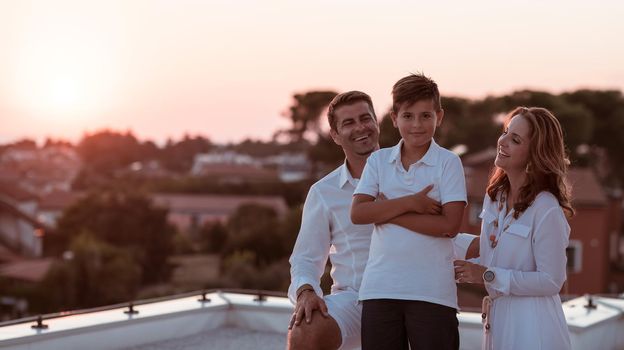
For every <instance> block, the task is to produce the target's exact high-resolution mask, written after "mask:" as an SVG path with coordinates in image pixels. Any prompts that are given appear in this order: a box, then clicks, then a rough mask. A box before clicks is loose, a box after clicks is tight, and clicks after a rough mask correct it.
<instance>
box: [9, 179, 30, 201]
mask: <svg viewBox="0 0 624 350" xmlns="http://www.w3.org/2000/svg"><path fill="white" fill-rule="evenodd" d="M0 195H4V196H6V197H8V198H11V199H12V200H14V201H18V202H23V201H29V200H35V199H37V198H38V197H37V195H35V194H34V193H31V192H29V191H27V190H25V189H23V188H21V187H20V186H19V185H18V184H16V183H9V182H5V181H0Z"/></svg>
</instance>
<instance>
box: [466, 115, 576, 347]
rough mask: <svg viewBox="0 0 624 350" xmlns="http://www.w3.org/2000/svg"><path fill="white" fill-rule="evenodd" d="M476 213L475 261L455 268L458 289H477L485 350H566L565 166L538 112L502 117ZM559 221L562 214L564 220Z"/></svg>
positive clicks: (555, 131) (556, 131)
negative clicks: (461, 286)
mask: <svg viewBox="0 0 624 350" xmlns="http://www.w3.org/2000/svg"><path fill="white" fill-rule="evenodd" d="M494 164H495V165H496V170H495V171H494V173H493V174H492V176H491V178H490V181H489V185H488V188H487V194H486V195H485V199H484V202H483V211H482V213H481V218H482V219H483V220H482V224H481V240H480V245H479V249H480V257H479V258H477V259H475V260H474V262H476V263H473V262H468V261H462V260H458V261H456V262H455V278H456V279H457V280H458V281H459V282H460V283H482V284H485V288H486V290H487V292H488V296H486V297H485V298H484V301H483V313H484V315H483V317H484V342H483V348H484V349H569V348H570V338H569V333H568V326H567V324H566V320H565V317H564V315H563V309H562V307H561V299H560V298H559V291H560V290H561V287H562V285H563V283H564V282H565V280H566V254H565V250H566V247H567V246H568V237H569V234H570V227H569V226H568V224H567V221H566V215H567V216H572V215H573V214H574V210H573V209H572V206H571V204H570V191H569V188H568V186H567V185H566V184H565V182H564V178H565V175H566V172H567V166H568V164H569V161H568V159H567V157H566V155H565V147H564V144H563V133H562V130H561V125H560V124H559V122H558V121H557V119H556V118H555V117H554V116H553V115H552V114H551V113H550V112H549V111H548V110H546V109H544V108H534V107H532V108H525V107H518V108H516V109H515V110H513V111H512V112H511V113H510V114H509V115H508V116H507V120H506V122H505V125H504V130H503V134H502V135H501V136H500V137H499V139H498V149H497V155H496V160H495V162H494ZM564 213H565V214H564Z"/></svg>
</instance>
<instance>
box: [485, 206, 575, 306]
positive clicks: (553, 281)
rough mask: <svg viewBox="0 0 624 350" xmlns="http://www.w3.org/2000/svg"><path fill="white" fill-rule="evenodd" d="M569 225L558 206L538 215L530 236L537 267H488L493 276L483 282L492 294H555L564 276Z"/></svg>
mask: <svg viewBox="0 0 624 350" xmlns="http://www.w3.org/2000/svg"><path fill="white" fill-rule="evenodd" d="M569 235H570V227H569V226H568V223H567V221H566V219H565V216H564V214H563V211H562V210H561V208H560V207H553V208H551V209H550V210H548V211H547V212H546V214H544V215H543V216H542V217H541V220H539V222H538V223H537V225H536V227H535V230H534V232H533V236H532V242H531V244H532V249H533V255H534V257H535V264H536V269H537V271H517V270H509V269H503V268H499V267H493V268H490V270H492V271H494V273H495V275H496V277H495V279H494V281H492V282H491V283H486V284H485V286H486V289H487V290H488V293H489V294H490V295H491V296H498V295H517V296H549V295H555V294H558V293H559V291H560V290H561V287H562V286H563V283H564V282H565V280H566V262H567V258H566V248H567V246H568V239H569Z"/></svg>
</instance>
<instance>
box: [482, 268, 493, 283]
mask: <svg viewBox="0 0 624 350" xmlns="http://www.w3.org/2000/svg"><path fill="white" fill-rule="evenodd" d="M483 279H484V280H485V281H486V282H492V281H494V272H493V271H490V270H487V271H485V273H484V274H483Z"/></svg>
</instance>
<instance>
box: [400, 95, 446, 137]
mask: <svg viewBox="0 0 624 350" xmlns="http://www.w3.org/2000/svg"><path fill="white" fill-rule="evenodd" d="M391 116H392V124H394V126H395V127H396V128H397V129H399V133H400V134H401V137H402V138H403V142H404V143H405V145H406V146H407V147H410V148H420V147H424V146H428V145H429V142H430V141H431V139H432V138H433V135H434V134H435V131H436V128H437V127H438V126H440V124H441V123H442V118H444V110H439V111H436V110H435V107H434V103H433V100H432V99H426V100H420V101H416V102H415V103H413V104H412V105H408V104H407V103H404V104H403V105H401V106H400V107H399V110H398V112H397V113H396V114H394V113H392V115H391Z"/></svg>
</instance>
